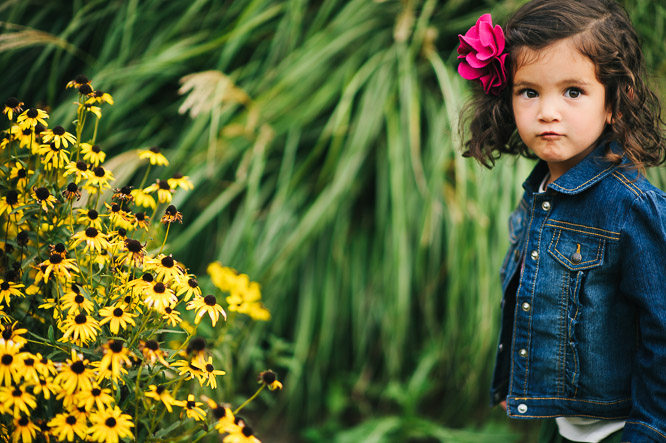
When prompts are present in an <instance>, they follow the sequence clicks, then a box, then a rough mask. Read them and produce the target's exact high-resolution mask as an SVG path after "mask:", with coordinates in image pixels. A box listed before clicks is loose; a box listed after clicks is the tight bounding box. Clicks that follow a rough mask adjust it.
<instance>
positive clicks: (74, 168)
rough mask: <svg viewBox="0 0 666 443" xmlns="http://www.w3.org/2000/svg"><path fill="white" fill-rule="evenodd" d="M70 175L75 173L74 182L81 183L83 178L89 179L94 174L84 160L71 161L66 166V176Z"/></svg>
mask: <svg viewBox="0 0 666 443" xmlns="http://www.w3.org/2000/svg"><path fill="white" fill-rule="evenodd" d="M69 175H74V183H76V184H79V183H80V182H81V180H88V179H89V178H90V176H91V175H92V172H91V171H90V169H88V164H87V163H86V162H84V161H78V162H70V163H69V164H68V165H67V166H65V172H64V174H63V176H64V177H67V176H69Z"/></svg>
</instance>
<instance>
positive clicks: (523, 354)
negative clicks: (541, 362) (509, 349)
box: [518, 348, 527, 358]
mask: <svg viewBox="0 0 666 443" xmlns="http://www.w3.org/2000/svg"><path fill="white" fill-rule="evenodd" d="M518 355H520V356H521V357H523V358H525V357H527V349H524V348H523V349H521V350H520V351H518Z"/></svg>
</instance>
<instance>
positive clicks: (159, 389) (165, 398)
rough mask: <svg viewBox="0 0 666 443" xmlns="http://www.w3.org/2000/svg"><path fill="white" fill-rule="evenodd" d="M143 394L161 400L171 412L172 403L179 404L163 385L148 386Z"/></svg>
mask: <svg viewBox="0 0 666 443" xmlns="http://www.w3.org/2000/svg"><path fill="white" fill-rule="evenodd" d="M144 395H145V397H146V398H152V399H153V400H156V401H161V402H162V403H163V404H164V407H165V408H166V409H167V411H169V412H173V406H174V405H175V406H179V405H180V404H181V402H179V401H177V400H176V399H175V398H173V396H172V395H171V393H170V392H169V390H168V389H166V388H165V387H164V386H163V385H159V386H156V385H150V386H148V390H147V391H146V392H145V393H144Z"/></svg>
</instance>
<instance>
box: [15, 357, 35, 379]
mask: <svg viewBox="0 0 666 443" xmlns="http://www.w3.org/2000/svg"><path fill="white" fill-rule="evenodd" d="M14 360H15V361H16V370H17V372H18V373H19V374H21V376H22V377H23V379H24V380H25V381H27V382H30V381H32V382H35V383H38V382H39V371H37V360H36V357H35V356H34V355H33V354H31V353H30V352H20V353H19V354H17V355H16V356H15V357H14Z"/></svg>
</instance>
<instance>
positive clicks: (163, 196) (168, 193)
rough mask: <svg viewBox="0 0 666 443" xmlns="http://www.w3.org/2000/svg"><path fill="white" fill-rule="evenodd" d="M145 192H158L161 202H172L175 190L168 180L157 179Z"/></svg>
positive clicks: (158, 198)
mask: <svg viewBox="0 0 666 443" xmlns="http://www.w3.org/2000/svg"><path fill="white" fill-rule="evenodd" d="M143 192H145V193H147V194H152V193H153V192H157V200H158V201H159V202H160V203H171V199H172V198H173V191H172V190H171V186H169V182H167V181H166V180H160V179H157V180H156V181H155V183H153V184H152V185H150V186H148V187H147V188H145V189H144V190H143Z"/></svg>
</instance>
